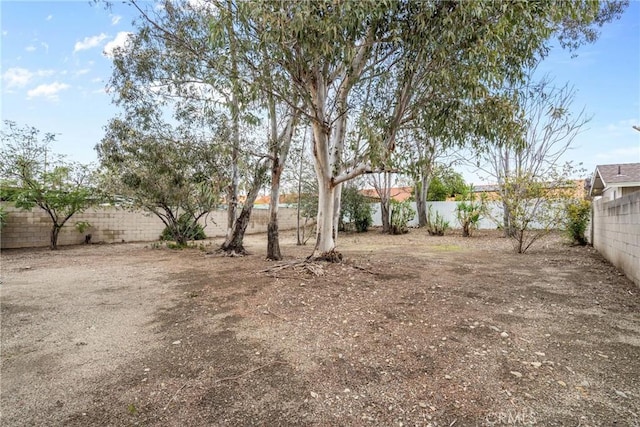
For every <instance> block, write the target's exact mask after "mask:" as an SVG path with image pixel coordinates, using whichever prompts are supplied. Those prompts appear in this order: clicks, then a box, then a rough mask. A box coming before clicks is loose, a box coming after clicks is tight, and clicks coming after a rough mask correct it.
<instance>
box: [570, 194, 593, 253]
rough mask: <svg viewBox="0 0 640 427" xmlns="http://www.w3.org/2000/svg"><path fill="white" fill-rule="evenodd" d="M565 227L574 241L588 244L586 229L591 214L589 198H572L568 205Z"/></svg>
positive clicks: (579, 243)
mask: <svg viewBox="0 0 640 427" xmlns="http://www.w3.org/2000/svg"><path fill="white" fill-rule="evenodd" d="M565 209H566V224H565V229H566V232H567V234H568V235H569V237H570V238H571V240H572V242H573V243H575V244H578V245H582V246H584V245H586V244H587V239H586V237H585V231H586V230H587V224H588V223H589V218H590V216H591V202H589V201H588V200H584V199H583V200H575V199H574V200H570V201H569V202H568V203H567V204H566V206H565Z"/></svg>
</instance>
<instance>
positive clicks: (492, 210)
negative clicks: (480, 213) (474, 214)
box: [372, 202, 502, 230]
mask: <svg viewBox="0 0 640 427" xmlns="http://www.w3.org/2000/svg"><path fill="white" fill-rule="evenodd" d="M429 206H431V211H432V212H433V215H434V216H435V214H436V212H437V213H439V214H440V215H441V216H442V217H443V218H444V220H445V221H448V222H449V227H451V228H461V227H460V223H458V219H457V217H456V207H457V206H458V202H427V209H428V208H429ZM372 208H373V225H374V226H378V227H380V226H382V217H381V215H380V203H373V204H372ZM411 208H412V209H413V210H414V211H416V203H415V202H411ZM488 211H489V215H487V216H485V217H484V218H482V219H481V220H480V223H479V224H478V229H480V230H495V229H496V228H497V224H496V221H500V222H502V204H501V203H499V202H490V203H488ZM409 226H410V227H417V226H418V214H417V212H416V215H415V216H414V218H413V219H412V220H411V221H409Z"/></svg>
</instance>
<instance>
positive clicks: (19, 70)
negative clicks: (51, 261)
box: [0, 0, 640, 182]
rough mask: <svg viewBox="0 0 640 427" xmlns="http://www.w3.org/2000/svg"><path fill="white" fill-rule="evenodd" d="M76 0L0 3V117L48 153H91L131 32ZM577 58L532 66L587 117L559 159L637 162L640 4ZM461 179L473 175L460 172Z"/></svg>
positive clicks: (557, 53) (85, 158)
mask: <svg viewBox="0 0 640 427" xmlns="http://www.w3.org/2000/svg"><path fill="white" fill-rule="evenodd" d="M114 3H116V4H114V6H113V8H112V9H111V10H105V9H104V8H102V7H100V6H93V5H91V4H90V2H89V1H88V0H81V1H65V2H61V1H44V2H32V1H1V3H0V14H1V24H2V25H1V32H2V33H1V35H0V43H1V44H0V49H1V52H2V53H1V57H2V62H1V69H0V74H1V80H0V81H1V96H2V104H1V105H2V107H1V116H2V120H6V119H9V120H13V121H16V122H18V124H21V125H23V124H28V125H31V126H35V127H37V128H38V129H40V130H41V131H43V132H52V133H56V134H58V137H57V142H56V143H55V145H54V147H53V148H54V150H55V151H56V152H58V153H62V154H66V155H68V157H69V158H70V159H72V160H77V161H81V162H85V163H86V162H92V161H95V160H96V154H95V151H94V146H95V145H96V144H97V143H98V142H99V141H100V140H101V138H102V136H103V133H104V126H105V125H106V124H107V122H108V120H109V119H110V118H111V117H113V116H114V115H115V114H116V112H117V110H116V108H115V106H113V105H111V98H110V96H109V95H108V94H107V93H106V92H105V86H106V84H107V82H108V80H109V77H110V75H111V59H110V58H109V56H108V53H105V51H106V52H108V51H109V49H110V48H111V47H113V46H114V45H117V44H118V43H120V42H121V41H122V40H123V36H124V35H125V34H126V32H127V31H131V28H132V26H131V21H132V18H133V17H134V11H133V9H132V8H130V7H128V6H125V5H121V4H119V2H114ZM577 53H578V56H577V57H575V58H572V55H571V53H569V52H566V51H563V50H561V49H553V50H552V52H551V54H550V56H549V57H548V58H547V59H546V60H545V61H544V63H543V64H541V66H540V68H539V70H540V72H543V73H548V74H549V75H550V76H552V77H554V78H555V82H556V83H557V84H563V83H564V82H569V83H570V84H572V85H573V86H574V87H575V89H576V90H577V95H576V99H575V101H574V104H573V108H574V109H575V110H576V111H579V110H580V109H582V108H583V107H584V108H585V109H586V112H587V113H588V114H589V115H592V116H593V119H592V121H591V122H590V123H589V124H588V125H587V129H586V130H585V131H584V132H582V133H581V134H580V135H579V136H578V137H577V138H576V140H575V142H574V148H573V149H572V150H571V151H570V152H569V153H568V154H567V156H566V157H567V159H573V160H575V161H577V162H582V163H583V164H584V167H585V168H586V169H587V170H588V171H589V172H592V171H593V170H594V168H595V165H597V164H607V163H627V162H640V132H638V131H635V130H633V129H632V128H631V126H632V125H634V124H635V125H640V2H638V1H633V0H632V1H631V4H630V6H629V8H628V9H627V10H626V12H625V14H624V16H623V17H622V19H621V20H619V21H616V22H614V23H612V24H608V25H606V26H605V27H604V28H603V29H602V35H601V37H600V39H599V40H598V41H597V42H596V43H595V44H591V45H586V46H583V47H581V48H580V49H579V50H578V52H577ZM465 178H466V179H467V180H469V181H475V182H478V178H475V177H473V176H471V175H469V174H468V173H465Z"/></svg>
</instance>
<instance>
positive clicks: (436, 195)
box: [427, 165, 467, 201]
mask: <svg viewBox="0 0 640 427" xmlns="http://www.w3.org/2000/svg"><path fill="white" fill-rule="evenodd" d="M466 190H467V184H466V183H465V182H464V178H463V177H462V175H461V174H460V173H459V172H456V171H455V170H453V169H452V168H451V167H447V166H442V165H440V166H436V168H435V170H434V171H433V178H432V179H431V184H430V185H429V191H428V192H427V200H430V201H444V200H447V198H448V197H455V196H456V195H457V194H463V193H464V192H465V191H466Z"/></svg>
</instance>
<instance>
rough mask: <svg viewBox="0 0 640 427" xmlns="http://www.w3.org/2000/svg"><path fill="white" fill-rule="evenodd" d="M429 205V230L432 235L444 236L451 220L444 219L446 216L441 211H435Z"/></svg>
mask: <svg viewBox="0 0 640 427" xmlns="http://www.w3.org/2000/svg"><path fill="white" fill-rule="evenodd" d="M431 208H432V206H429V209H428V211H427V226H426V227H427V231H428V232H429V234H430V235H432V236H444V233H445V232H446V231H447V230H448V229H449V222H448V221H445V220H444V217H443V216H442V215H440V213H439V212H435V214H434V212H433V210H432V209H431Z"/></svg>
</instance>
